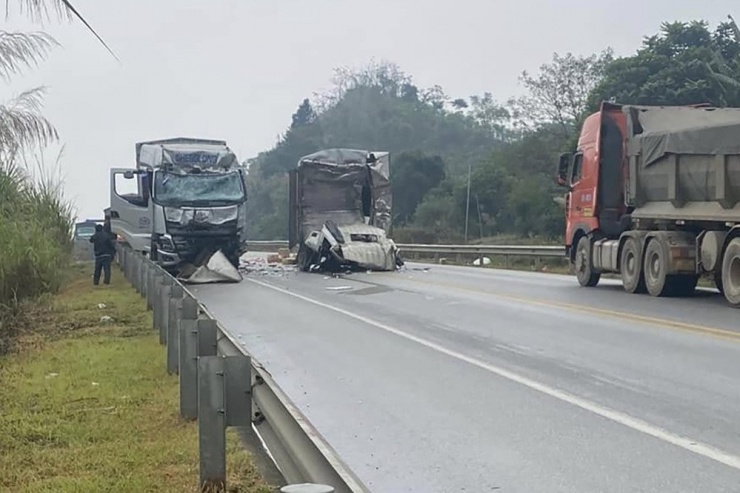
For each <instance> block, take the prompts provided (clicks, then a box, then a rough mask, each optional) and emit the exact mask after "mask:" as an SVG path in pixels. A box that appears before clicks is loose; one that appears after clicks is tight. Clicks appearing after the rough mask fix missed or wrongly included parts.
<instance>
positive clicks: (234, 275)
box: [178, 250, 242, 284]
mask: <svg viewBox="0 0 740 493" xmlns="http://www.w3.org/2000/svg"><path fill="white" fill-rule="evenodd" d="M178 279H179V280H180V281H182V282H184V283H187V284H210V283H219V282H240V281H241V280H242V275H241V274H240V273H239V270H238V269H237V268H236V267H234V266H233V265H232V264H231V262H229V259H228V258H226V255H224V254H223V252H222V251H221V250H218V251H217V252H216V253H214V254H213V255H211V257H210V258H209V259H208V261H207V262H206V263H205V264H203V265H201V266H199V267H196V266H192V265H191V266H190V268H183V269H182V270H181V271H180V274H179V275H178Z"/></svg>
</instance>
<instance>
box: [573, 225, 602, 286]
mask: <svg viewBox="0 0 740 493" xmlns="http://www.w3.org/2000/svg"><path fill="white" fill-rule="evenodd" d="M573 268H574V270H575V271H576V278H577V279H578V283H579V284H580V285H581V286H583V287H586V288H592V287H594V286H596V285H597V284H599V279H601V273H600V272H594V271H593V266H592V265H591V240H590V239H589V238H588V237H587V236H584V237H582V238H581V239H580V240H578V245H577V246H576V259H575V263H574V266H573Z"/></svg>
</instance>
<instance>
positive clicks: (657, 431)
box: [248, 279, 740, 470]
mask: <svg viewBox="0 0 740 493" xmlns="http://www.w3.org/2000/svg"><path fill="white" fill-rule="evenodd" d="M248 280H249V281H250V282H253V283H254V284H257V285H259V286H262V287H265V288H268V289H272V290H273V291H277V292H279V293H282V294H285V295H288V296H292V297H294V298H297V299H299V300H302V301H305V302H307V303H311V304H313V305H316V306H320V307H321V308H326V309H327V310H332V311H334V312H336V313H340V314H342V315H345V316H347V317H350V318H353V319H355V320H357V321H359V322H362V323H365V324H368V325H372V326H373V327H376V328H378V329H381V330H384V331H386V332H390V333H391V334H395V335H397V336H399V337H403V338H404V339H407V340H409V341H413V342H416V343H417V344H421V345H422V346H425V347H427V348H429V349H432V350H434V351H437V352H439V353H442V354H444V355H447V356H449V357H451V358H455V359H458V360H460V361H464V362H466V363H469V364H471V365H473V366H476V367H478V368H481V369H483V370H486V371H488V372H491V373H493V374H495V375H498V376H499V377H502V378H505V379H507V380H510V381H512V382H515V383H518V384H520V385H523V386H525V387H527V388H529V389H532V390H534V391H537V392H540V393H542V394H545V395H548V396H550V397H553V398H555V399H558V400H560V401H562V402H565V403H568V404H571V405H573V406H576V407H579V408H581V409H583V410H585V411H588V412H591V413H593V414H596V415H598V416H601V417H602V418H606V419H608V420H610V421H613V422H615V423H619V424H621V425H623V426H626V427H628V428H631V429H633V430H635V431H638V432H640V433H643V434H645V435H649V436H651V437H653V438H657V439H658V440H661V441H663V442H667V443H670V444H672V445H675V446H677V447H681V448H682V449H685V450H688V451H689V452H692V453H694V454H697V455H700V456H702V457H705V458H707V459H711V460H713V461H716V462H719V463H721V464H724V465H726V466H729V467H732V468H733V469H737V470H740V456H737V455H733V454H731V453H729V452H725V451H724V450H721V449H718V448H716V447H713V446H711V445H708V444H705V443H701V442H699V441H696V440H692V439H691V438H687V437H683V436H680V435H677V434H675V433H672V432H670V431H668V430H665V429H663V428H660V427H658V426H655V425H652V424H650V423H648V422H646V421H643V420H641V419H638V418H634V417H632V416H630V415H628V414H626V413H623V412H620V411H617V410H614V409H610V408H608V407H605V406H602V405H600V404H597V403H595V402H592V401H589V400H587V399H584V398H582V397H578V396H576V395H573V394H570V393H568V392H565V391H562V390H559V389H557V388H555V387H550V386H549V385H546V384H543V383H540V382H537V381H535V380H532V379H531V378H528V377H525V376H522V375H519V374H518V373H514V372H512V371H509V370H507V369H505V368H501V367H499V366H496V365H492V364H490V363H486V362H485V361H481V360H479V359H477V358H473V357H471V356H467V355H465V354H462V353H460V352H457V351H453V350H451V349H448V348H446V347H444V346H441V345H439V344H437V343H435V342H431V341H428V340H426V339H423V338H421V337H417V336H414V335H411V334H408V333H406V332H404V331H402V330H400V329H396V328H393V327H391V326H389V325H386V324H383V323H381V322H377V321H375V320H372V319H370V318H367V317H364V316H362V315H357V314H355V313H352V312H350V311H348V310H345V309H343V308H338V307H336V306H332V305H329V304H328V303H324V302H322V301H318V300H314V299H312V298H309V297H307V296H303V295H301V294H297V293H293V292H291V291H288V290H287V289H283V288H280V287H277V286H273V285H271V284H268V283H265V282H262V281H257V280H254V279H248Z"/></svg>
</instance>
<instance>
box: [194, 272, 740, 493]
mask: <svg viewBox="0 0 740 493" xmlns="http://www.w3.org/2000/svg"><path fill="white" fill-rule="evenodd" d="M193 291H194V293H195V294H196V295H197V296H198V297H199V298H200V300H201V301H202V302H204V304H206V305H207V307H208V308H209V309H210V311H211V312H212V313H213V314H214V315H215V316H216V317H217V318H218V319H219V320H220V321H221V323H222V325H223V326H224V327H226V328H227V329H228V330H229V331H230V332H231V333H232V334H234V335H235V336H236V337H237V338H238V339H239V340H240V341H241V342H242V343H243V344H244V345H245V347H246V348H247V349H248V350H249V351H250V352H251V353H252V354H253V355H254V356H255V357H256V358H257V359H258V360H260V361H261V362H262V363H263V364H264V365H265V366H266V368H267V369H268V370H269V371H270V372H271V373H272V374H273V376H274V377H275V380H276V381H277V382H278V384H279V385H280V386H281V387H282V388H283V389H284V390H285V391H286V392H287V394H288V395H289V396H290V397H291V398H292V399H293V401H294V402H295V403H296V404H297V405H298V406H299V408H301V410H302V411H303V412H304V413H305V415H306V416H307V417H308V419H309V420H310V421H311V422H312V423H313V425H314V426H316V428H318V430H319V431H320V432H321V433H322V434H323V435H324V437H325V438H326V439H327V440H328V441H329V443H331V445H332V446H333V447H334V448H335V450H336V451H337V452H338V453H339V454H340V455H341V456H342V458H343V459H344V460H345V461H346V462H347V464H348V465H349V466H350V467H351V468H352V469H353V470H354V472H355V473H356V474H358V475H359V476H360V478H361V479H362V480H363V481H364V482H365V483H366V484H367V485H368V486H369V487H370V489H371V490H372V491H376V492H381V493H386V492H388V493H396V492H399V493H400V492H424V493H431V492H475V493H479V492H489V491H490V492H507V493H509V492H527V493H529V492H548V493H552V492H568V493H580V492H584V493H596V492H599V493H611V492H619V493H623V492H661V493H665V492H671V493H676V492H692V493H694V492H705V493H706V492H738V491H740V311H738V310H733V309H732V308H729V307H727V306H726V305H725V304H724V302H723V298H722V297H720V296H719V294H716V293H715V294H712V293H709V292H702V293H700V294H699V295H697V296H696V297H694V298H691V299H655V298H651V297H649V296H638V295H628V294H626V293H624V292H623V291H622V290H621V287H620V286H619V284H618V283H617V282H615V281H602V284H601V285H600V286H599V287H597V288H594V289H584V288H580V287H578V285H577V283H576V282H575V281H574V280H573V279H572V278H570V277H565V276H557V275H548V274H534V273H521V272H509V271H494V270H489V269H475V268H465V267H447V266H430V267H429V268H428V270H425V266H422V265H418V264H416V265H409V266H408V269H407V270H406V271H405V272H398V273H370V274H364V273H361V274H352V275H349V276H346V277H344V278H340V279H336V278H330V277H326V276H323V275H321V274H302V273H291V274H287V275H264V273H262V274H259V273H257V274H249V275H248V276H247V277H246V279H245V281H244V282H242V283H241V284H238V285H208V286H200V287H197V288H195V289H194V290H193Z"/></svg>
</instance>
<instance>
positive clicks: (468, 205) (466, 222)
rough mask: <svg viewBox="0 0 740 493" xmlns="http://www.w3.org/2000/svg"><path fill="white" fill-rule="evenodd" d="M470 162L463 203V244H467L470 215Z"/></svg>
mask: <svg viewBox="0 0 740 493" xmlns="http://www.w3.org/2000/svg"><path fill="white" fill-rule="evenodd" d="M471 171H472V164H471V163H468V199H467V202H466V203H465V244H466V245H467V244H468V216H469V215H470V173H471Z"/></svg>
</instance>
